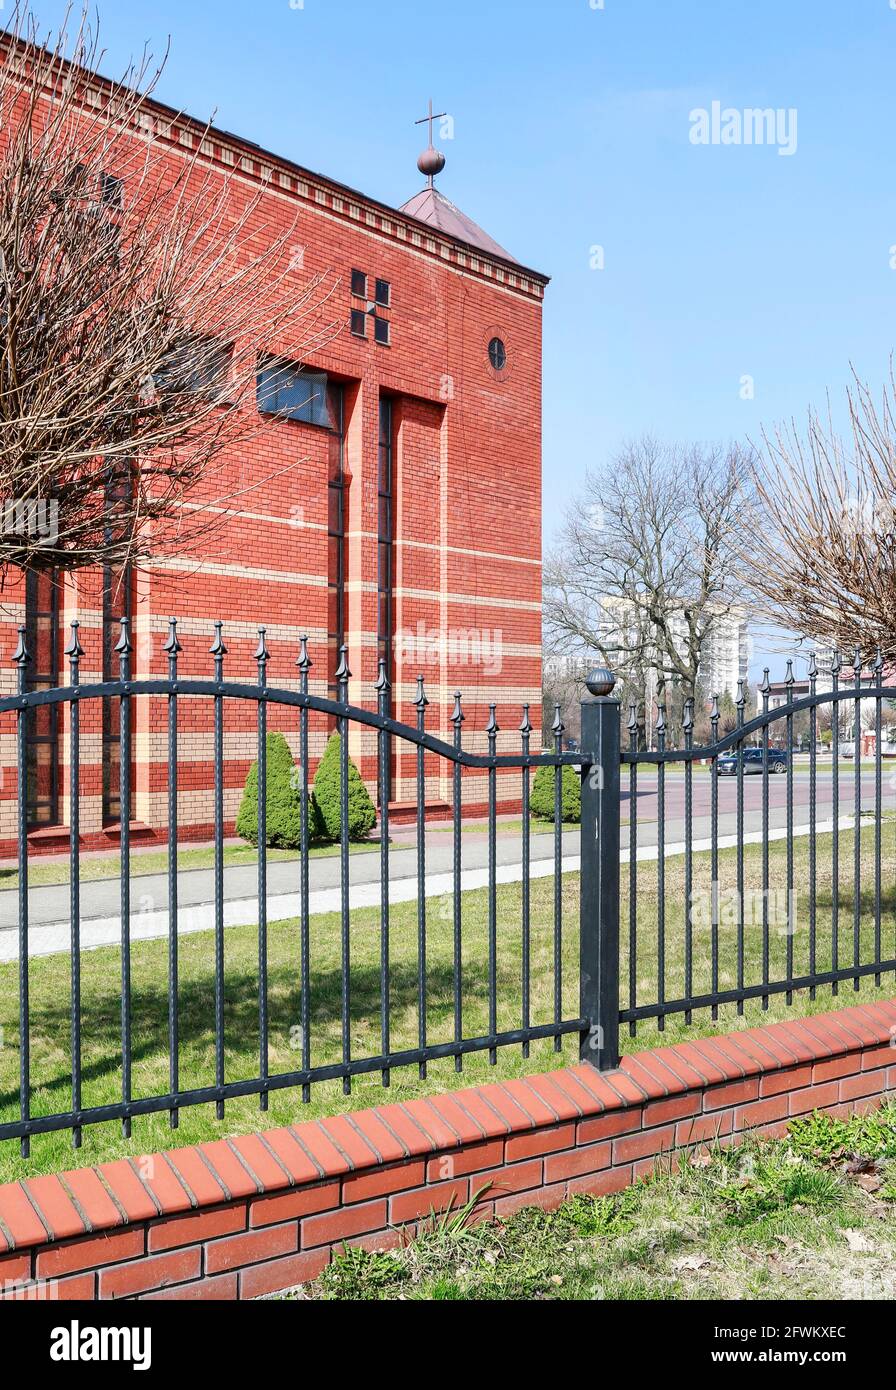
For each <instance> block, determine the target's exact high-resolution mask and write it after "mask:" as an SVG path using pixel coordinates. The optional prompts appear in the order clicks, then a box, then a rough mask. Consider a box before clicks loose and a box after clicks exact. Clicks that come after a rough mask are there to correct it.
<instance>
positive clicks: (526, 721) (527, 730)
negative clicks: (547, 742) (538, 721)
mask: <svg viewBox="0 0 896 1390" xmlns="http://www.w3.org/2000/svg"><path fill="white" fill-rule="evenodd" d="M531 732H532V720H531V719H530V718H529V706H528V705H523V717H522V719H521V720H520V733H521V734H522V736H523V738H528V737H529V735H530V734H531Z"/></svg>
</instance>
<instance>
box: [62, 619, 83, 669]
mask: <svg viewBox="0 0 896 1390" xmlns="http://www.w3.org/2000/svg"><path fill="white" fill-rule="evenodd" d="M80 626H81V624H80V623H79V622H78V619H77V618H73V619H72V623H71V629H72V636H71V641H70V642H69V644H68V646H67V647H66V649H65V655H66V656H67V657H68V659H69V661H80V660H81V657H82V656H83V655H84V648H83V647H82V646H81V639H80V637H79V636H78V628H79V627H80Z"/></svg>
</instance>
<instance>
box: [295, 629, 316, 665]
mask: <svg viewBox="0 0 896 1390" xmlns="http://www.w3.org/2000/svg"><path fill="white" fill-rule="evenodd" d="M296 665H297V666H298V668H299V670H300V671H303V672H304V671H310V670H311V667H312V665H313V662H312V660H311V657H310V656H309V655H308V634H307V633H303V634H302V636H301V637H300V638H299V655H298V658H297V660H296Z"/></svg>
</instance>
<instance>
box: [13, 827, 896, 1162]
mask: <svg viewBox="0 0 896 1390" xmlns="http://www.w3.org/2000/svg"><path fill="white" fill-rule="evenodd" d="M883 838H884V861H883V884H884V917H883V941H884V950H885V952H889V953H890V954H894V953H896V951H894V943H893V933H894V907H896V895H894V870H896V853H894V851H896V827H894V826H893V825H892V824H889V825H888V826H887V827H886V828H885V831H884V837H883ZM852 845H853V841H852V835H851V833H848V832H842V833H841V835H840V861H841V862H840V910H841V917H840V932H839V939H840V959H841V962H843V963H848V962H849V961H850V960H851V959H852V956H851V952H852V901H853V895H852ZM872 845H873V838H872V835H871V833H870V832H867V831H866V832H865V833H864V834H863V836H862V863H861V878H860V883H861V898H860V904H861V913H862V915H861V946H862V954H863V958H865V959H868V958H869V957H870V953H871V951H872V945H873V920H872V894H871V884H872V882H873V878H872V874H873V859H872ZM793 856H794V881H795V884H796V894H797V906H796V914H795V916H796V934H795V938H794V967H795V970H796V972H797V973H798V974H799V973H802V972H803V971H804V970H805V969H806V962H807V957H808V933H807V927H808V904H807V901H806V895H807V882H808V868H807V864H808V845H807V842H806V841H805V840H795V841H794V843H793ZM769 857H770V867H771V882H772V885H773V886H781V885H782V884H783V883H784V876H785V870H786V846H785V845H784V844H783V843H782V842H777V843H775V844H773V845H772V846H771V847H770V854H769ZM830 861H831V837H830V836H819V838H818V883H817V894H816V904H817V912H818V953H817V961H818V967H819V969H824V968H825V967H826V966H827V965H828V962H829V960H830V953H831V940H830V938H831V931H830V921H831V862H830ZM744 865H745V882H746V887H747V892H748V893H750V892H751V891H753V892H755V891H756V890H757V889H758V887H759V885H760V883H761V849H760V846H747V848H746V849H745V852H744ZM657 867H658V866H657V865H656V864H655V863H654V864H649V863H643V864H640V865H639V866H638V882H637V908H638V940H639V949H638V957H637V971H636V974H637V981H638V1002H640V1003H649V1002H651V1001H652V1000H655V999H656V979H657ZM683 867H684V864H683V859H682V858H680V857H678V858H674V859H669V860H667V861H666V884H665V902H666V923H665V932H666V966H667V982H666V995H667V998H674V997H677V996H678V995H680V994H681V993H682V992H683V946H684V894H683V881H682V874H683ZM709 877H710V864H709V856H708V855H707V854H700V855H696V856H695V857H694V882H693V888H694V893H695V899H694V902H695V909H696V912H695V915H696V917H697V921H696V924H695V926H694V928H693V934H694V988H695V991H698V992H699V991H701V990H704V989H707V988H708V987H709V982H710V967H709V952H708V940H709V925H708V914H706V913H705V912H704V909H705V905H706V903H707V901H708V895H709V887H710V883H709ZM719 881H720V893H721V902H722V906H723V913H722V925H721V929H720V948H721V949H720V984H721V987H722V988H725V987H726V986H730V985H731V984H733V983H734V982H735V979H736V930H735V926H734V921H733V916H732V914H731V912H730V907H729V906H727V904H728V899H727V898H726V896H725V895H726V894H727V893H728V892H729V891H730V889H731V888H733V885H734V883H735V882H736V854H735V851H733V850H726V851H722V852H721V853H720V855H719ZM622 893H623V905H622V943H621V954H622V964H621V975H622V980H623V986H624V989H625V985H626V982H627V979H628V954H627V926H628V908H627V901H628V880H627V876H626V873H625V870H623V884H622ZM531 901H532V912H531V921H532V927H531V980H532V1010H531V1017H532V1022H533V1023H548V1022H550V1021H551V1019H552V1007H553V1005H552V1001H553V991H554V962H553V881H552V880H551V879H536V880H533V881H532V885H531ZM747 903H748V907H749V912H748V916H749V915H751V914H752V915H755V914H753V909H754V907H755V900H754V899H751V898H748V899H747ZM562 907H563V912H562V918H563V951H562V961H561V993H562V997H563V1009H564V1015H565V1016H566V1017H570V1018H572V1017H576V1016H577V1015H578V1011H579V1004H578V935H579V928H578V919H579V880H578V875H576V874H566V875H564V877H563V900H562ZM521 910H522V904H521V885H520V884H507V885H502V886H500V887H499V888H498V896H497V920H498V950H497V959H498V969H497V980H498V1028H499V1029H501V1030H504V1029H512V1028H515V1027H518V1026H519V1024H520V1012H521V988H520V976H521V951H522V944H521V927H520V923H521ZM704 915H705V916H706V918H707V920H706V921H704V920H703V917H704ZM427 922H428V931H427V947H428V954H427V972H426V979H427V992H428V1005H429V1015H428V1037H429V1040H430V1041H431V1042H440V1041H449V1040H450V1039H451V1037H452V999H453V995H452V988H453V962H452V913H451V901H450V899H449V898H445V899H431V900H429V901H428V903H427ZM487 943H488V914H487V893H486V891H485V890H475V891H471V892H468V893H465V894H464V895H463V993H464V1032H465V1035H466V1036H471V1037H472V1036H477V1035H481V1034H485V1033H487V1031H488V998H487V960H488V944H487ZM744 944H745V956H746V979H747V981H748V982H750V981H754V980H758V979H760V978H761V931H760V929H759V927H758V926H757V925H753V924H748V926H747V928H746V932H745V943H744ZM390 945H391V975H390V1000H391V1010H392V1038H391V1044H392V1048H393V1050H398V1049H401V1048H406V1047H413V1046H415V1045H416V1042H417V983H416V981H417V921H416V904H415V903H407V904H400V905H396V906H395V907H394V908H393V912H392V919H391V942H390ZM167 952H168V946H167V942H166V941H164V940H160V941H146V942H137V943H135V944H134V946H133V949H132V986H133V1024H132V1035H133V1090H134V1095H135V1096H137V1097H139V1096H141V1095H145V1096H151V1095H156V1094H165V1093H166V1092H167V1087H168V1058H167ZM351 955H352V972H351V975H352V994H351V1014H350V1017H351V1033H352V1048H353V1055H354V1056H356V1057H361V1056H365V1055H367V1056H373V1055H376V1054H377V1053H378V1051H379V1049H380V1032H379V1027H380V1025H379V1013H380V1002H381V1001H380V931H379V913H378V911H377V910H376V909H374V908H369V909H363V910H358V911H356V912H354V913H353V914H352V924H351ZM213 957H214V952H213V939H212V936H211V934H210V933H207V932H201V933H200V932H197V933H195V934H191V935H188V936H185V937H183V938H182V939H181V942H180V1010H179V1018H180V1034H181V1049H180V1067H181V1085H182V1086H205V1085H211V1084H213V1081H214V1036H213V1014H214V973H213ZM257 963H258V939H257V931H256V929H255V928H254V927H234V928H230V929H228V931H227V934H226V946H225V966H226V985H225V996H226V1010H225V1032H226V1076H227V1079H228V1080H234V1081H235V1080H240V1079H246V1078H250V1077H253V1076H256V1075H257V1074H258V1022H257V1009H258V1000H257V979H258V974H257ZM785 963H786V936H785V935H784V934H783V932H782V930H781V929H780V928H778V927H773V930H772V936H771V978H772V979H775V978H776V977H778V978H780V977H781V975H782V972H783V971H784V967H785ZM17 969H18V967H17V966H16V965H15V964H11V965H4V966H2V967H0V1039H2V1042H3V1046H2V1048H0V1119H2V1120H11V1119H15V1118H17V1114H18V1066H19V1047H18V1022H17V1012H18V1002H17V1001H18V985H17ZM299 969H300V952H299V932H298V926H297V923H296V922H295V921H286V922H278V923H275V924H272V925H271V927H270V931H269V971H270V990H269V1010H270V1070H271V1072H272V1073H276V1072H278V1071H284V1072H286V1071H291V1070H296V1069H297V1068H298V1066H299V1065H300V1054H299V1052H298V1050H297V1048H298V1036H297V1024H298V1023H299V1019H300V995H299ZM310 970H311V978H312V990H311V999H310V1016H311V1052H312V1062H313V1063H314V1064H325V1063H327V1062H333V1061H338V1060H339V1058H340V1056H341V1048H340V1029H341V1000H340V933H339V920H338V917H337V916H336V915H335V914H329V915H325V916H318V917H315V918H314V919H313V921H312V926H311V949H310ZM119 978H120V961H119V952H118V950H117V949H116V948H112V947H103V948H101V949H98V950H93V951H87V952H84V953H83V957H82V1030H83V1031H82V1036H83V1103H84V1105H85V1106H93V1105H99V1104H104V1103H109V1102H112V1101H115V1100H117V1099H119V1097H120V1069H119V1057H120V1041H119V1009H120V997H119V989H120V984H119ZM69 979H70V977H69V961H68V957H67V956H66V955H58V956H51V957H43V958H39V959H35V960H33V961H32V962H31V1066H32V1077H33V1080H34V1084H35V1089H34V1093H33V1097H32V1112H33V1114H35V1115H39V1114H50V1113H54V1112H57V1111H62V1110H66V1109H68V1108H69V1106H70V1085H71V1052H70V1032H69V997H70V996H69ZM883 989H884V990H885V991H887V992H888V993H890V994H892V993H893V979H892V977H889V978H887V979H885V981H884V984H883ZM874 995H875V986H874V983H873V979H872V978H870V977H869V978H866V979H865V980H864V981H863V982H862V987H861V990H860V992H859V993H858V994H854V993H853V990H852V985H851V982H848V983H847V984H845V985H842V986H841V991H840V1001H841V1002H843V1003H852V1002H853V1001H854V1000H855V999H857V998H872V997H874ZM830 1007H831V992H830V989H824V988H820V989H819V990H818V994H817V997H816V999H815V1000H811V999H810V998H809V996H808V993H801V994H798V995H797V996H796V997H795V999H794V1004H793V1007H792V1008H791V1009H788V1008H787V1006H786V1003H785V1000H784V997H783V996H782V995H777V996H775V995H773V996H772V997H771V1000H770V1007H769V1009H768V1012H766V1013H763V1012H762V1010H761V1005H760V1003H759V1002H758V1001H756V1002H753V1003H748V1004H747V1005H746V1007H745V1012H744V1015H743V1017H739V1016H738V1015H737V1013H736V1010H735V1009H734V1008H733V1007H724V1008H722V1009H721V1010H720V1017H719V1019H718V1021H715V1022H714V1021H713V1020H712V1019H711V1017H710V1014H709V1011H708V1010H703V1011H701V1012H699V1013H698V1014H695V1017H694V1021H693V1023H692V1025H691V1026H690V1027H688V1026H687V1025H686V1024H685V1022H684V1019H683V1017H682V1016H676V1017H671V1018H669V1019H668V1020H667V1023H666V1028H665V1032H663V1033H660V1032H659V1030H658V1029H657V1027H656V1024H655V1023H653V1022H650V1023H647V1024H645V1025H643V1026H642V1027H641V1028H639V1032H638V1036H637V1038H634V1039H633V1038H630V1037H629V1036H628V1031H627V1030H625V1035H624V1038H623V1047H624V1048H626V1049H628V1050H636V1049H638V1048H642V1047H650V1046H654V1045H656V1044H657V1043H662V1042H675V1041H678V1040H680V1039H682V1038H684V1037H687V1036H697V1035H703V1036H708V1035H711V1034H713V1033H717V1032H724V1031H726V1030H728V1029H731V1028H737V1027H740V1026H752V1025H754V1024H756V1023H759V1022H761V1021H763V1020H764V1019H778V1018H784V1017H787V1016H788V1014H790V1015H793V1014H800V1013H802V1014H807V1013H814V1012H820V1011H823V1010H825V1009H828V1008H830ZM576 1056H577V1039H575V1038H568V1039H566V1041H565V1043H564V1045H563V1049H562V1052H561V1053H560V1054H559V1055H558V1054H557V1053H555V1052H554V1050H553V1043H552V1040H548V1041H545V1042H538V1043H533V1044H532V1047H531V1055H530V1057H529V1058H528V1059H527V1058H524V1057H523V1055H522V1050H521V1048H519V1047H512V1048H504V1049H502V1050H501V1051H500V1052H499V1054H498V1065H497V1067H495V1068H490V1067H489V1065H488V1058H487V1054H476V1055H471V1056H469V1057H467V1058H466V1059H465V1061H464V1068H463V1073H462V1075H460V1076H458V1075H457V1074H456V1072H455V1070H454V1064H453V1061H452V1060H450V1059H446V1060H443V1061H440V1062H437V1063H431V1064H430V1068H429V1074H428V1076H427V1078H426V1079H425V1080H421V1079H420V1078H419V1077H418V1075H417V1071H416V1069H413V1068H406V1069H403V1070H396V1071H393V1073H392V1077H391V1082H392V1085H391V1098H393V1099H401V1100H404V1099H408V1098H410V1097H412V1096H417V1095H422V1094H425V1093H427V1092H429V1091H438V1090H445V1089H451V1088H453V1087H455V1086H458V1085H472V1084H475V1083H478V1082H482V1081H484V1080H486V1079H488V1078H489V1077H493V1076H495V1075H498V1076H502V1077H507V1076H514V1075H521V1074H524V1073H526V1072H532V1071H544V1070H548V1069H550V1068H552V1067H554V1066H558V1065H561V1064H563V1063H565V1062H572V1061H574V1060H575V1059H576ZM384 1098H386V1099H388V1098H390V1095H389V1093H388V1092H384V1090H383V1089H382V1087H381V1085H380V1075H379V1073H378V1072H376V1073H371V1074H369V1075H367V1076H364V1077H360V1078H357V1079H356V1080H355V1082H354V1084H353V1090H352V1095H351V1097H350V1098H346V1097H344V1096H343V1095H342V1088H341V1084H340V1083H322V1084H319V1085H316V1086H314V1087H313V1089H312V1101H311V1103H310V1104H308V1105H303V1104H302V1103H301V1098H300V1096H299V1095H298V1094H297V1093H296V1092H295V1091H292V1090H283V1091H275V1092H272V1093H271V1096H270V1109H269V1111H268V1113H267V1114H266V1115H265V1116H260V1115H259V1108H258V1101H257V1098H256V1099H253V1098H246V1099H241V1100H235V1101H232V1102H228V1104H227V1110H226V1118H225V1119H224V1120H223V1121H218V1120H216V1118H215V1115H214V1109H213V1107H211V1106H208V1105H202V1106H195V1107H189V1108H186V1109H184V1110H183V1111H182V1112H181V1117H180V1128H179V1129H178V1130H176V1131H173V1132H172V1131H171V1130H170V1129H169V1127H168V1119H167V1116H166V1115H154V1116H147V1117H137V1118H136V1119H135V1120H134V1134H133V1138H132V1139H131V1140H129V1141H128V1140H124V1139H123V1138H122V1137H121V1131H120V1125H119V1124H117V1123H104V1124H100V1125H95V1126H89V1127H87V1128H86V1129H85V1130H84V1145H83V1148H82V1149H81V1150H80V1151H79V1152H77V1153H76V1152H73V1150H72V1148H71V1141H70V1137H69V1135H68V1134H67V1132H65V1131H61V1132H59V1133H56V1134H50V1135H37V1136H35V1138H34V1141H33V1145H32V1157H31V1159H30V1160H28V1162H27V1164H23V1163H22V1162H21V1160H20V1158H19V1154H18V1144H17V1143H15V1142H4V1143H2V1144H0V1180H9V1179H11V1178H14V1177H20V1176H22V1174H23V1173H39V1172H51V1171H57V1170H59V1169H63V1168H67V1167H73V1166H77V1165H78V1164H79V1163H93V1162H98V1161H102V1160H105V1159H109V1158H113V1157H118V1156H121V1155H123V1154H137V1153H142V1152H146V1151H148V1150H152V1149H155V1148H159V1147H162V1146H170V1145H172V1144H191V1143H198V1142H201V1141H202V1140H206V1139H210V1138H218V1137H221V1136H222V1135H226V1134H233V1133H239V1132H247V1131H252V1130H254V1129H257V1128H258V1127H259V1126H260V1125H265V1126H274V1125H280V1124H284V1123H287V1122H291V1121H295V1120H301V1119H306V1118H315V1117H319V1116H323V1115H326V1114H332V1113H335V1112H338V1111H342V1110H346V1109H350V1108H356V1107H362V1106H369V1105H373V1104H377V1103H379V1102H380V1101H382V1100H383V1099H384Z"/></svg>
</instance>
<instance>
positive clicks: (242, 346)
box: [0, 6, 338, 571]
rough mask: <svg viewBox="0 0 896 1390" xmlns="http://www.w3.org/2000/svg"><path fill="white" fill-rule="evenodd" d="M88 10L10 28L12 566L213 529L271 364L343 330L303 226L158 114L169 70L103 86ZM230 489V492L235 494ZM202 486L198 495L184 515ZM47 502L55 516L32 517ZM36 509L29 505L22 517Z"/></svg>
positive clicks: (4, 382) (1, 58) (3, 265)
mask: <svg viewBox="0 0 896 1390" xmlns="http://www.w3.org/2000/svg"><path fill="white" fill-rule="evenodd" d="M100 58H101V53H100V49H99V44H98V35H97V32H96V31H95V30H94V29H92V28H91V26H90V25H89V23H88V22H87V20H86V18H85V17H84V16H83V15H82V17H81V20H80V23H79V24H78V25H77V27H76V28H75V29H74V32H71V31H70V30H69V27H68V21H67V20H66V22H65V23H64V24H63V26H62V28H61V30H60V33H59V35H58V36H57V37H56V38H55V40H53V41H50V42H48V43H47V44H42V43H41V42H39V40H38V35H37V31H36V27H35V21H34V20H33V18H32V17H31V15H30V13H29V12H28V10H27V8H25V7H24V6H21V7H20V8H19V9H18V10H17V11H16V13H15V16H14V19H13V23H12V26H11V30H10V32H8V33H6V34H4V35H2V36H0V508H2V510H0V568H2V569H3V570H4V571H5V569H6V568H8V567H9V566H10V565H15V566H18V567H19V568H23V569H28V568H49V567H59V568H62V569H77V568H79V567H81V566H85V565H95V564H98V563H104V562H105V563H109V564H112V565H115V566H116V567H119V566H121V565H122V564H124V563H126V562H129V561H130V562H139V561H140V560H142V559H145V558H146V557H147V556H148V555H149V554H150V553H151V554H153V555H156V556H157V555H159V554H163V553H166V552H170V551H177V552H178V553H181V554H182V553H184V551H185V550H188V549H189V548H190V546H191V545H192V544H194V543H195V542H196V540H197V539H198V538H199V537H207V535H208V531H209V529H210V528H211V527H214V526H217V525H221V524H223V523H224V522H225V521H226V519H227V515H228V502H229V501H231V500H232V494H233V484H232V482H231V483H228V484H227V485H224V484H223V482H217V483H216V481H215V475H216V474H218V473H221V472H222V470H223V469H224V467H225V465H226V464H227V463H228V462H232V460H233V459H234V457H235V456H238V451H239V449H240V446H243V445H245V443H246V442H247V441H248V440H249V439H250V438H251V437H252V436H254V435H255V434H256V433H258V432H259V431H260V430H262V429H264V428H265V427H266V423H267V422H266V420H265V418H264V416H262V415H259V412H258V409H257V399H256V389H257V387H256V382H257V371H258V364H259V356H260V354H262V353H264V352H268V351H271V352H277V353H279V354H282V355H283V356H287V357H288V358H289V359H291V360H295V361H303V360H304V359H305V358H306V357H307V356H308V355H310V354H311V353H313V352H314V351H315V350H316V349H317V348H319V347H320V346H321V345H322V344H323V343H325V342H327V341H328V340H329V339H330V338H332V337H333V335H334V334H335V332H337V331H338V324H337V323H336V322H335V321H334V320H333V318H332V316H331V313H330V312H329V310H328V301H329V299H330V297H331V296H332V294H333V291H334V288H335V284H334V282H333V281H332V280H331V278H330V277H328V276H324V275H321V276H308V275H306V274H305V273H304V272H303V271H302V270H301V267H299V266H296V265H294V264H293V261H292V257H291V248H292V244H293V242H294V227H293V225H287V226H286V227H285V228H283V227H282V226H280V227H279V228H273V227H271V226H268V225H266V224H265V222H264V220H263V207H262V200H263V198H264V188H263V187H262V188H258V189H256V190H255V191H254V192H253V190H252V189H251V187H250V186H249V185H248V184H247V183H246V182H245V181H244V180H241V179H239V178H237V177H236V176H235V174H234V173H230V174H228V173H223V172H222V171H221V170H220V169H219V168H217V167H215V166H213V164H212V162H211V160H210V159H209V158H208V157H207V154H206V153H204V152H203V144H204V135H203V134H197V137H196V138H195V139H194V140H193V141H192V142H191V147H190V148H185V147H184V146H183V145H182V144H181V143H179V142H178V132H177V131H176V130H175V129H173V128H172V125H171V123H169V122H167V121H165V120H161V119H160V118H158V117H157V115H156V114H155V111H154V110H153V109H152V108H151V106H150V104H149V101H148V99H149V97H150V95H151V93H152V92H153V90H154V88H155V85H156V83H157V81H158V78H159V75H160V72H161V66H160V65H158V66H153V63H152V59H151V58H150V56H149V55H148V54H144V56H143V59H142V60H141V62H140V63H139V64H136V65H134V66H132V67H131V68H129V69H128V70H127V72H125V74H124V75H123V77H122V78H121V80H120V81H118V82H109V81H106V80H105V79H100V78H98V77H96V76H95V68H96V66H97V64H98V62H99V61H100ZM228 491H229V492H230V493H231V497H229V498H228V497H227V496H226V495H223V496H222V495H221V494H222V493H226V492H228ZM188 497H189V498H190V499H191V500H190V505H189V506H187V505H185V503H186V499H187V498H188ZM50 503H52V505H53V526H52V531H51V534H49V535H48V534H47V531H48V528H47V527H46V526H45V527H43V528H33V527H29V526H28V525H27V524H26V525H25V526H24V527H23V525H22V521H23V517H24V518H25V519H26V520H27V518H28V517H29V516H30V517H33V515H34V509H35V508H36V507H37V506H38V505H40V506H42V507H44V508H46V507H47V506H48V504H50ZM29 509H30V510H29Z"/></svg>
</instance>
